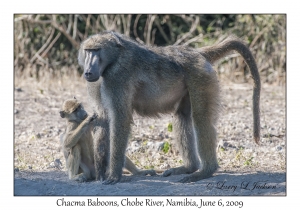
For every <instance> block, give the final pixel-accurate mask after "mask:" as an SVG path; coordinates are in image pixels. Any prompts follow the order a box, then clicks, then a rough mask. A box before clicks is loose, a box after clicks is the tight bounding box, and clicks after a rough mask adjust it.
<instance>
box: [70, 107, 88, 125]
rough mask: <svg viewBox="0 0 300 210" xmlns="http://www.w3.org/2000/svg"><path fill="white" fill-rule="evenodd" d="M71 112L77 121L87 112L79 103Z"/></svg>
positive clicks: (83, 117) (85, 115) (84, 116)
mask: <svg viewBox="0 0 300 210" xmlns="http://www.w3.org/2000/svg"><path fill="white" fill-rule="evenodd" d="M72 114H74V115H75V116H76V119H77V121H82V120H84V119H85V118H86V117H87V113H86V111H85V110H84V108H83V106H82V105H79V106H78V107H77V109H76V110H75V111H74V112H73V113H72Z"/></svg>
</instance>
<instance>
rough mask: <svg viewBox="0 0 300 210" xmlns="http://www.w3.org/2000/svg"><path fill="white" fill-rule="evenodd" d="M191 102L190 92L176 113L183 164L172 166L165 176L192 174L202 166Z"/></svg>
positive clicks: (177, 134)
mask: <svg viewBox="0 0 300 210" xmlns="http://www.w3.org/2000/svg"><path fill="white" fill-rule="evenodd" d="M191 117H192V116H191V103H190V97H189V94H187V95H186V96H184V97H183V99H182V100H181V102H180V105H179V107H178V110H177V112H176V114H175V124H174V125H175V126H174V127H175V129H174V130H175V131H176V141H177V147H178V149H179V151H180V154H181V155H182V158H183V164H184V165H183V166H180V167H177V168H171V169H169V170H166V171H165V172H164V173H163V176H170V175H178V174H190V173H193V172H195V171H196V170H198V169H199V167H200V159H199V156H198V151H197V145H196V142H195V137H194V131H193V123H192V118H191Z"/></svg>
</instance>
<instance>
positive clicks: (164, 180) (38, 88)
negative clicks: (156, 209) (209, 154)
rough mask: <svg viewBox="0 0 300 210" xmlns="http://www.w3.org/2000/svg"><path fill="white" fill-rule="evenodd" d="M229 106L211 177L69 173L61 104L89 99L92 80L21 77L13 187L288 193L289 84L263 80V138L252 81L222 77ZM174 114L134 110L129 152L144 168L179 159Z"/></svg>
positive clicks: (43, 191)
mask: <svg viewBox="0 0 300 210" xmlns="http://www.w3.org/2000/svg"><path fill="white" fill-rule="evenodd" d="M222 86H223V87H222V95H223V98H222V104H223V111H222V113H221V115H220V120H219V123H218V140H219V142H218V149H217V150H218V161H219V165H220V169H219V171H218V172H217V173H215V175H214V176H213V177H211V178H209V179H205V180H201V181H198V182H195V183H186V184H181V183H178V180H179V179H181V178H182V177H183V176H184V175H179V176H170V177H162V176H160V175H158V176H153V177H150V176H145V177H137V176H131V175H129V174H128V173H126V174H124V178H123V180H122V182H121V183H118V184H115V185H108V186H106V185H102V184H101V183H100V182H95V181H92V182H86V183H77V182H74V181H69V180H68V177H67V175H66V171H65V162H64V158H63V155H62V152H61V151H60V146H59V136H60V135H61V134H62V133H63V132H64V128H65V122H64V121H63V120H62V119H61V118H60V116H59V113H58V111H59V109H60V106H61V104H62V102H63V101H64V100H65V99H68V98H71V97H73V95H75V96H76V97H77V98H78V99H80V100H82V101H83V102H84V105H85V107H86V108H87V109H88V110H89V111H90V109H89V107H88V101H87V97H86V89H85V82H84V80H83V79H82V78H80V79H74V82H73V83H70V82H68V83H63V80H58V81H51V82H40V83H38V82H35V81H34V80H30V79H26V80H21V79H16V80H15V89H14V109H15V113H14V117H15V118H14V195H15V196H18V195H27V196H29V195H56V196H58V195H60V196H63V195H90V196H95V195H124V196H127V195H136V196H141V195H286V119H285V112H286V100H285V87H278V86H269V85H264V86H263V88H262V95H261V136H262V138H261V144H260V145H256V144H255V143H254V142H253V140H252V113H251V110H252V109H251V103H252V100H251V97H252V87H251V85H250V84H226V85H224V84H222ZM170 123H172V115H167V116H163V117H162V118H158V119H147V118H141V117H139V116H135V124H134V125H133V129H132V135H131V137H130V142H129V144H128V149H127V152H128V153H127V154H128V156H129V157H130V158H131V159H132V160H133V162H134V163H135V164H136V165H137V166H138V167H140V168H147V169H148V168H154V169H156V170H158V172H159V173H158V174H160V173H161V171H163V170H165V169H167V168H170V167H174V166H179V165H181V163H182V160H181V157H180V155H179V154H178V152H177V150H176V149H175V147H174V140H173V139H174V136H173V135H174V134H173V132H170V131H171V130H170V129H168V125H170Z"/></svg>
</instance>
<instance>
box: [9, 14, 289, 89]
mask: <svg viewBox="0 0 300 210" xmlns="http://www.w3.org/2000/svg"><path fill="white" fill-rule="evenodd" d="M104 30H114V31H117V32H120V33H124V34H126V35H128V36H131V37H132V38H133V39H135V40H137V41H138V42H141V43H144V44H146V45H156V46H166V45H182V44H183V45H189V46H191V47H202V46H206V45H212V44H214V43H216V42H220V41H222V40H223V39H224V38H226V37H227V36H228V35H229V34H235V35H237V36H238V37H241V38H242V39H243V40H244V41H245V42H246V43H247V44H248V46H249V47H250V48H251V51H252V52H253V53H254V56H255V58H256V61H257V64H258V67H259V71H260V73H261V77H262V82H263V83H273V84H285V74H286V16H285V15H282V14H276V15H250V14H246V15H239V14H226V15H222V14H218V15H211V14H210V15H192V14H189V15H181V14H177V15H170V14H168V15H163V14H155V15H150V14H148V15H142V14H138V15H129V14H126V15H123V14H117V15H103V14H101V15H93V14H87V15H85V14H75V15H71V14H66V15H58V14H56V15H51V14H45V15H44V14H38V15H28V14H27V15H21V14H18V15H15V17H14V67H15V76H16V77H18V78H22V77H33V78H36V79H37V80H39V79H40V78H41V76H43V78H44V77H45V76H47V78H49V77H51V78H56V77H61V76H62V75H64V74H70V73H71V72H72V73H75V74H77V75H79V76H80V75H81V73H82V70H81V69H80V67H79V66H78V64H77V50H78V48H79V46H80V42H81V41H82V40H84V39H85V38H87V37H88V36H89V35H91V34H95V33H98V32H101V31H104ZM220 64H222V65H220ZM215 66H216V70H217V71H218V73H219V74H220V77H222V79H224V78H225V79H228V80H230V81H233V82H239V83H241V82H247V81H248V80H249V77H250V75H249V72H248V69H247V68H246V65H245V63H244V62H243V59H242V58H241V57H240V56H239V55H238V54H232V55H230V56H228V57H226V58H224V59H223V60H220V61H219V62H218V63H216V64H215Z"/></svg>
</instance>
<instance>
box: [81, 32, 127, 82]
mask: <svg viewBox="0 0 300 210" xmlns="http://www.w3.org/2000/svg"><path fill="white" fill-rule="evenodd" d="M120 47H122V44H121V42H120V39H119V38H118V37H117V35H116V34H115V33H114V32H104V33H101V34H96V35H93V36H90V37H89V38H88V39H86V40H85V41H83V42H82V44H81V46H80V49H79V54H78V62H79V65H80V66H82V67H83V69H84V78H85V79H86V80H87V81H88V82H95V81H97V80H98V79H99V78H100V76H102V75H103V73H104V71H105V70H107V69H108V68H109V67H111V66H113V65H111V64H114V63H115V61H116V60H117V59H118V56H119V54H120Z"/></svg>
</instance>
